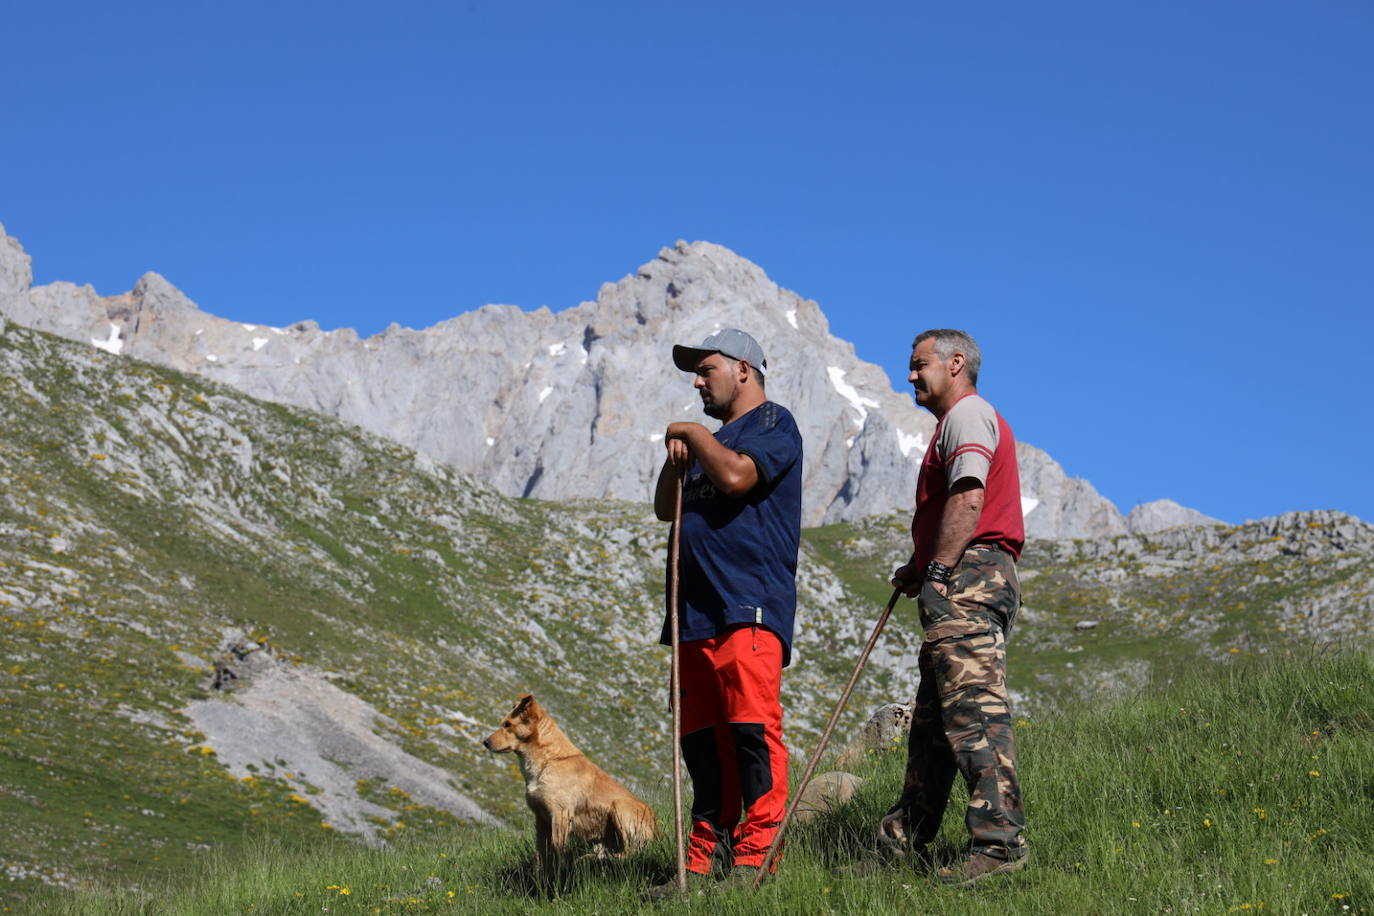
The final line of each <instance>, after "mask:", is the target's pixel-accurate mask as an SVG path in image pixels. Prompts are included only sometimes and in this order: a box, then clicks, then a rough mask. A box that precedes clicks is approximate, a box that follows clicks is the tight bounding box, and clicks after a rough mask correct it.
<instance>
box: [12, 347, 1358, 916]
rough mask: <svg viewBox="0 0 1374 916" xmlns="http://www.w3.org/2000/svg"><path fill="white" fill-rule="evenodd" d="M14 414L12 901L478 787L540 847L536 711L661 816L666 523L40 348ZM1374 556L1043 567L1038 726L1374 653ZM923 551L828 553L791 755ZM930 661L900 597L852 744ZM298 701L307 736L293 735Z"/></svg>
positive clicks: (1354, 553)
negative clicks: (1133, 700)
mask: <svg viewBox="0 0 1374 916" xmlns="http://www.w3.org/2000/svg"><path fill="white" fill-rule="evenodd" d="M0 423H3V427H2V428H3V435H0V631H2V632H3V634H4V639H3V642H2V643H0V816H3V818H4V819H5V823H6V825H7V829H6V831H5V832H4V833H3V834H0V868H2V869H3V871H4V876H5V878H7V879H8V880H5V881H0V906H3V905H4V904H5V903H9V904H10V905H12V906H23V905H24V903H25V901H27V900H29V899H30V898H31V896H32V895H33V894H34V893H37V892H39V891H41V890H42V889H43V888H45V887H62V888H75V887H81V886H84V885H88V884H91V883H95V884H98V885H100V886H114V885H121V886H124V887H126V888H127V887H136V886H141V885H147V884H149V883H157V882H160V881H163V880H166V879H167V878H168V877H169V876H172V875H177V874H181V873H183V872H186V871H188V870H195V869H198V868H200V867H201V866H200V864H199V863H202V862H204V861H206V860H207V859H208V858H212V857H215V856H220V855H227V856H231V857H232V856H234V855H236V854H237V852H238V851H240V850H242V849H244V848H246V847H252V846H254V845H255V844H258V843H260V842H262V841H263V838H264V837H269V838H272V840H273V841H274V842H281V843H285V844H288V845H289V846H292V847H294V846H296V845H300V844H306V846H307V848H309V849H310V850H311V855H312V856H317V857H318V856H329V855H340V856H344V857H347V856H351V855H355V854H359V853H357V850H356V848H355V847H356V845H357V844H356V837H362V838H365V839H368V840H370V841H371V842H374V843H375V842H384V843H391V844H393V845H394V844H396V843H398V842H403V841H406V839H407V838H409V837H413V836H415V835H416V834H419V835H420V836H421V838H422V841H423V839H424V837H427V836H448V835H449V832H450V831H452V830H455V829H459V828H458V825H457V824H456V823H455V816H454V813H453V812H454V811H455V810H459V809H458V808H456V807H455V806H453V805H452V804H450V803H449V802H448V801H446V799H450V798H452V797H457V794H458V793H461V796H465V797H466V798H469V799H471V800H473V801H475V802H476V803H477V804H478V805H480V806H481V808H482V809H484V810H485V811H486V812H489V813H490V814H492V815H494V816H495V817H497V818H500V819H503V820H508V821H510V822H512V823H514V824H524V823H525V820H526V818H527V814H526V813H525V811H524V806H523V801H522V798H521V793H520V787H519V780H518V778H517V777H516V776H515V774H514V772H513V767H512V764H511V763H510V762H509V760H508V759H507V758H497V757H494V756H493V755H489V754H487V753H486V752H485V751H483V750H482V749H481V748H480V745H479V744H478V742H479V741H480V739H481V738H482V737H483V736H484V735H485V734H486V733H487V732H488V731H489V730H490V728H491V725H492V724H494V723H495V722H496V721H497V720H498V719H499V718H500V716H501V714H502V713H503V712H504V711H505V710H506V709H508V708H509V706H510V705H511V704H512V702H513V701H514V699H515V697H516V696H517V695H518V693H520V692H521V691H525V690H529V691H532V692H534V693H535V694H536V695H537V696H539V697H540V699H541V701H542V702H543V703H544V704H545V705H546V707H547V708H549V709H550V710H551V711H552V712H553V713H554V714H555V715H556V716H558V717H559V719H560V720H561V721H562V723H563V725H564V727H565V728H566V730H567V731H568V732H569V734H570V735H571V736H572V737H573V739H574V740H575V741H576V742H577V743H578V744H579V745H580V746H582V747H583V748H584V749H585V750H586V751H588V752H589V753H590V754H591V755H592V756H593V757H594V758H595V759H597V761H598V762H600V763H601V764H602V765H604V766H605V767H606V768H607V769H609V770H611V771H612V772H614V773H616V774H617V775H618V776H620V777H621V778H622V779H624V780H625V781H626V782H627V783H628V784H630V785H631V786H632V787H633V788H634V789H635V790H636V791H639V792H640V793H642V794H645V795H646V796H650V797H653V796H657V797H663V795H664V793H665V791H666V789H667V787H666V778H665V775H664V774H665V771H667V769H668V767H667V759H668V758H667V743H668V738H667V729H668V722H667V715H666V690H665V689H664V688H665V682H666V677H667V662H666V651H665V650H663V649H662V648H660V647H658V646H657V645H655V640H656V636H657V632H658V626H659V621H660V614H661V611H660V608H661V604H662V585H661V583H662V563H663V554H664V547H665V534H666V531H665V526H663V525H662V524H660V523H658V522H656V521H654V520H653V519H652V518H651V517H650V514H649V512H648V510H647V508H646V507H644V506H641V505H634V504H625V503H614V502H604V501H586V502H578V503H570V504H552V503H542V502H537V501H522V500H514V499H509V498H506V497H503V496H500V495H499V494H496V493H495V492H494V491H492V490H490V489H489V488H487V487H485V486H484V485H482V484H481V483H480V482H478V481H474V480H473V479H471V478H468V477H464V476H462V475H459V474H457V473H455V472H453V471H451V470H450V469H447V468H445V467H442V466H437V465H435V464H434V463H433V462H431V461H429V460H427V459H425V458H424V457H422V456H417V455H416V454H414V453H413V452H410V451H409V450H407V449H404V448H402V447H400V446H397V445H396V444H394V443H391V442H389V441H387V440H383V439H380V438H377V437H374V436H370V435H368V434H365V433H362V432H360V431H359V430H357V429H355V428H353V427H349V426H346V425H344V424H341V423H338V422H336V421H333V420H329V419H327V418H322V417H320V416H318V415H314V414H310V413H308V412H305V411H299V410H294V409H288V408H284V407H281V406H277V405H271V404H266V403H262V402H258V401H254V400H252V399H251V398H248V397H246V396H244V395H242V394H240V393H238V392H235V391H232V390H230V389H226V388H222V387H219V386H216V385H214V384H212V383H209V382H206V381H204V380H201V379H197V378H194V377H190V376H184V375H181V374H178V373H176V372H174V371H172V370H168V369H164V368H160V367H156V366H151V365H148V364H143V363H138V362H134V361H130V360H127V359H122V358H118V357H114V356H111V355H109V354H106V353H103V352H99V351H96V350H94V349H92V348H88V347H83V346H80V345H78V344H74V343H71V342H67V341H62V340H58V339H56V338H53V337H49V336H47V335H43V334H40V333H36V332H31V331H28V330H25V329H22V328H18V327H15V326H9V327H8V328H5V329H3V333H0ZM1371 545H1374V533H1372V530H1371V528H1370V526H1368V525H1365V524H1363V523H1361V522H1358V521H1357V520H1353V519H1349V518H1347V517H1344V516H1337V515H1334V514H1331V515H1313V516H1291V517H1286V518H1283V519H1278V520H1269V521H1267V522H1262V523H1254V524H1250V525H1246V526H1241V527H1238V528H1233V529H1222V528H1217V529H1206V530H1197V531H1176V532H1166V533H1164V534H1161V535H1156V536H1153V537H1150V538H1122V539H1117V540H1116V541H1109V542H1103V543H1078V542H1067V543H1062V544H1060V543H1039V544H1033V545H1030V546H1029V547H1028V551H1027V555H1026V562H1025V564H1024V569H1025V572H1026V580H1027V581H1026V595H1027V602H1028V607H1027V608H1026V610H1025V612H1024V614H1023V616H1022V619H1021V622H1020V623H1019V624H1018V627H1017V629H1016V631H1015V633H1014V635H1013V640H1012V661H1011V665H1012V679H1013V686H1014V688H1015V690H1016V692H1017V694H1018V696H1019V698H1020V700H1021V710H1022V712H1023V713H1024V714H1027V715H1029V716H1030V717H1031V719H1032V721H1035V722H1037V723H1038V722H1039V721H1040V717H1041V716H1042V715H1043V714H1045V713H1047V712H1049V711H1052V710H1054V709H1055V708H1058V707H1063V706H1069V705H1072V704H1071V703H1070V702H1069V701H1071V700H1075V701H1077V700H1082V699H1083V698H1085V697H1088V696H1092V695H1093V694H1095V693H1098V692H1111V691H1113V690H1118V691H1119V690H1122V689H1130V690H1134V689H1138V688H1139V687H1140V685H1142V684H1143V683H1145V682H1146V681H1148V680H1150V679H1151V678H1152V677H1154V678H1156V679H1167V678H1169V677H1174V676H1178V675H1180V674H1185V673H1187V672H1188V671H1190V670H1192V669H1196V668H1199V667H1203V666H1206V667H1208V668H1210V666H1211V665H1212V663H1213V662H1216V661H1218V660H1220V661H1222V662H1232V661H1235V660H1243V659H1245V658H1247V657H1248V656H1252V655H1262V654H1265V653H1268V654H1271V655H1272V654H1274V653H1280V654H1282V653H1288V652H1292V651H1295V650H1298V651H1301V650H1302V647H1303V646H1305V645H1308V644H1310V643H1312V642H1313V641H1320V640H1328V639H1330V638H1346V637H1347V636H1348V635H1349V634H1353V633H1358V632H1368V629H1369V624H1370V623H1371V622H1374V621H1371V619H1370V618H1371V617H1372V616H1374V600H1372V599H1371V591H1372V589H1371V576H1374V572H1371V563H1370V562H1369V560H1370V557H1371V556H1374V547H1372V546H1371ZM905 550H906V535H905V523H904V520H902V519H900V518H897V517H890V518H877V519H871V520H868V521H866V522H863V523H860V524H857V525H845V526H835V527H830V528H822V529H815V530H812V531H808V532H806V534H805V537H804V543H803V557H802V564H801V570H800V573H799V597H800V603H801V608H800V613H799V620H800V632H799V634H798V643H797V651H796V653H795V661H794V665H793V667H792V669H790V670H789V672H788V673H787V676H786V677H785V679H784V703H785V705H786V708H787V713H788V725H787V727H788V739H789V743H790V744H791V745H792V746H793V747H794V748H795V749H797V750H799V751H808V750H809V749H810V748H812V747H813V746H814V742H815V738H816V736H817V733H818V731H819V727H820V726H821V725H823V723H824V721H825V718H826V717H827V715H828V714H829V711H830V705H831V703H833V701H834V698H835V697H836V695H837V694H838V691H839V688H840V686H841V685H842V684H843V682H844V680H845V678H846V677H847V676H848V672H849V670H850V669H851V667H852V664H853V660H854V658H855V656H856V655H857V653H858V650H859V648H860V647H861V645H862V643H863V641H864V639H865V637H866V636H867V634H868V632H869V631H870V629H871V627H872V624H873V621H874V620H875V619H876V617H877V614H878V611H879V609H880V607H881V605H882V603H883V602H884V601H885V600H886V598H887V595H888V593H889V589H888V588H887V586H886V585H885V584H884V580H885V578H886V575H887V573H888V571H890V569H891V567H892V565H893V564H894V562H895V561H896V560H898V559H900V558H901V557H902V555H903V553H904V551H905ZM1089 619H1090V620H1094V621H1097V626H1096V627H1095V628H1092V629H1076V628H1075V627H1076V625H1078V624H1080V623H1081V622H1083V621H1085V620H1089ZM919 638H920V637H919V632H918V627H917V625H916V622H915V614H914V608H913V607H912V606H911V604H910V603H909V602H904V603H903V604H902V605H901V606H900V607H899V610H898V613H897V614H896V615H895V617H894V620H893V623H892V625H891V627H890V629H889V631H888V633H887V634H886V635H885V637H884V639H883V641H882V643H881V644H880V646H879V649H878V651H877V652H876V653H875V655H874V658H873V660H872V662H871V663H870V666H869V669H868V671H867V672H866V674H865V677H864V679H863V681H862V682H861V689H860V691H859V693H858V694H857V695H856V696H855V698H854V700H853V702H852V703H851V706H850V712H849V714H848V717H847V721H846V723H845V728H849V727H851V726H853V725H855V724H857V723H858V722H859V721H861V720H862V718H863V717H864V716H865V715H866V713H867V711H868V710H871V709H872V708H873V707H874V706H875V705H877V704H878V703H880V702H886V701H890V700H905V699H906V698H908V697H909V696H910V694H911V693H912V692H913V690H914V685H913V684H912V683H911V682H910V677H911V673H912V672H913V671H914V667H915V666H914V659H915V653H916V649H917V647H918V645H919ZM217 682H218V684H219V685H220V687H221V688H223V689H217V688H216V686H215V685H216V683H217ZM273 704H276V707H277V708H279V709H280V710H285V711H286V712H289V713H297V714H300V715H301V716H302V718H301V719H300V720H292V723H293V724H292V726H291V728H294V729H295V730H294V731H292V730H290V729H288V728H285V727H279V728H277V730H275V731H273V730H272V729H271V728H269V727H267V726H268V725H270V724H271V723H270V722H268V720H267V719H265V718H264V717H265V716H266V712H265V710H266V711H270V710H271V709H272V708H273ZM298 723H303V724H299V727H296V726H297V724H298ZM278 724H279V725H280V723H278ZM209 732H213V738H212V735H211V734H210V733H209ZM843 733H844V729H842V730H841V735H843ZM435 767H437V768H438V770H437V771H436V770H434V768H435ZM427 768H428V769H427ZM434 772H438V773H440V778H439V782H440V783H442V784H441V785H439V786H438V787H437V788H438V789H442V790H444V791H445V792H448V793H449V795H448V796H442V793H438V792H437V789H436V787H435V785H434V783H435V780H434V778H433V773H434ZM427 773H428V774H429V775H428V776H427V775H426V774H427ZM426 780H428V781H427V782H426ZM416 786H424V787H427V792H421V791H420V790H419V789H417V788H416ZM343 834H350V836H343ZM383 861H389V860H385V859H383Z"/></svg>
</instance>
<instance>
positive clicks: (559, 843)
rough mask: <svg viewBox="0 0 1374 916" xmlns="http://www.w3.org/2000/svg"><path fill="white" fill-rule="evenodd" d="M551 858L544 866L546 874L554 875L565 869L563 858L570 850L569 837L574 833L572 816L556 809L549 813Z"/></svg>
mask: <svg viewBox="0 0 1374 916" xmlns="http://www.w3.org/2000/svg"><path fill="white" fill-rule="evenodd" d="M549 820H550V821H551V823H550V831H549V857H548V861H547V862H546V863H545V864H544V870H545V873H546V874H550V875H551V874H554V873H555V872H557V871H558V870H559V869H560V868H562V867H563V857H564V854H565V853H566V852H567V849H568V835H569V834H570V833H571V832H572V814H571V813H570V812H568V811H560V810H558V809H554V810H553V811H550V812H549Z"/></svg>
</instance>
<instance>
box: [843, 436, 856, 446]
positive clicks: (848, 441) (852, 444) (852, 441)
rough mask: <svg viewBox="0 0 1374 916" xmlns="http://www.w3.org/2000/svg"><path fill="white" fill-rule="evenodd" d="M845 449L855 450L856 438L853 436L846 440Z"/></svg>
mask: <svg viewBox="0 0 1374 916" xmlns="http://www.w3.org/2000/svg"><path fill="white" fill-rule="evenodd" d="M844 447H845V448H853V447H854V437H853V436H850V437H849V438H848V439H846V440H844Z"/></svg>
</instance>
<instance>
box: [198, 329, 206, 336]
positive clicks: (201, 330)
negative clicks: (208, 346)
mask: <svg viewBox="0 0 1374 916" xmlns="http://www.w3.org/2000/svg"><path fill="white" fill-rule="evenodd" d="M204 333H205V329H204V328H197V329H196V336H197V337H199V336H200V335H202V334H204Z"/></svg>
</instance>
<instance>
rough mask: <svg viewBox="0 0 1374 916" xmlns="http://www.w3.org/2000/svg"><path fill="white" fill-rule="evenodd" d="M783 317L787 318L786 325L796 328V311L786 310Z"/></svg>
mask: <svg viewBox="0 0 1374 916" xmlns="http://www.w3.org/2000/svg"><path fill="white" fill-rule="evenodd" d="M784 317H786V318H787V323H788V324H790V325H792V327H794V328H795V327H796V326H797V310H796V309H788V310H787V313H786V315H785V316H784Z"/></svg>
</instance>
